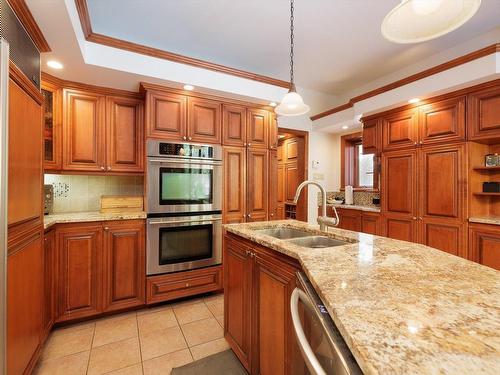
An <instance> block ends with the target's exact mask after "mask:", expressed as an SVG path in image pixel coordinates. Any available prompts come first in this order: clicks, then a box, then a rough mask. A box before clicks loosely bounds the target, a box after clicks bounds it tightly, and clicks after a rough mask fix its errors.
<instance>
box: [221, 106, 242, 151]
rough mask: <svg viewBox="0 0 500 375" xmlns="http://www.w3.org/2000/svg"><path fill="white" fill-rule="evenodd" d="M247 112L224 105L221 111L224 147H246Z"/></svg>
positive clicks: (236, 107)
mask: <svg viewBox="0 0 500 375" xmlns="http://www.w3.org/2000/svg"><path fill="white" fill-rule="evenodd" d="M246 142H247V110H246V108H245V107H241V106H237V105H226V104H225V105H224V106H223V109H222V143H223V144H224V145H225V146H240V147H244V146H246Z"/></svg>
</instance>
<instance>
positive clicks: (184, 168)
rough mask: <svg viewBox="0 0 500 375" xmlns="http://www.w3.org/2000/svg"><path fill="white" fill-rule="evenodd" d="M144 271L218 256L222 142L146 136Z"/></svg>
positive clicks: (186, 266)
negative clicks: (146, 214) (181, 141)
mask: <svg viewBox="0 0 500 375" xmlns="http://www.w3.org/2000/svg"><path fill="white" fill-rule="evenodd" d="M147 155H148V156H147V159H148V160H147V194H148V195H147V202H148V203H147V204H148V220H147V225H148V228H147V274H148V275H155V274H161V273H168V272H175V271H183V270H190V269H195V268H201V267H207V266H211V265H216V264H220V263H221V260H222V147H221V146H218V145H200V144H191V143H167V142H163V141H159V140H148V141H147Z"/></svg>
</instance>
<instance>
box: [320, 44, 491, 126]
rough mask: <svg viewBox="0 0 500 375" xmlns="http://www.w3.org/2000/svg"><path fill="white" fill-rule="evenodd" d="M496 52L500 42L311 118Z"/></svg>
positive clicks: (339, 109)
mask: <svg viewBox="0 0 500 375" xmlns="http://www.w3.org/2000/svg"><path fill="white" fill-rule="evenodd" d="M496 52H500V43H496V44H492V45H490V46H488V47H485V48H482V49H480V50H477V51H474V52H471V53H468V54H466V55H463V56H460V57H457V58H455V59H453V60H450V61H447V62H445V63H443V64H439V65H436V66H434V67H432V68H429V69H426V70H423V71H421V72H419V73H416V74H413V75H411V76H408V77H406V78H403V79H400V80H398V81H395V82H392V83H389V84H387V85H384V86H382V87H379V88H377V89H374V90H371V91H368V92H366V93H364V94H361V95H358V96H355V97H353V98H352V99H350V100H349V101H348V102H347V103H345V104H342V105H339V106H337V107H334V108H332V109H329V110H327V111H324V112H321V113H318V114H317V115H314V116H311V120H312V121H315V120H318V119H320V118H322V117H326V116H329V115H331V114H334V113H337V112H341V111H343V110H345V109H348V108H351V107H352V106H353V105H354V103H357V102H360V101H362V100H365V99H368V98H371V97H374V96H376V95H380V94H383V93H384V92H387V91H390V90H394V89H396V88H398V87H401V86H404V85H407V84H409V83H412V82H415V81H418V80H420V79H423V78H426V77H429V76H432V75H434V74H437V73H441V72H444V71H445V70H448V69H451V68H454V67H456V66H459V65H462V64H465V63H468V62H470V61H473V60H477V59H479V58H481V57H484V56H488V55H491V54H493V53H496Z"/></svg>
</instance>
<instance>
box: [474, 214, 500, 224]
mask: <svg viewBox="0 0 500 375" xmlns="http://www.w3.org/2000/svg"><path fill="white" fill-rule="evenodd" d="M469 222H471V223H480V224H493V225H500V216H474V217H470V218H469Z"/></svg>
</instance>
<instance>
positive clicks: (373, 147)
mask: <svg viewBox="0 0 500 375" xmlns="http://www.w3.org/2000/svg"><path fill="white" fill-rule="evenodd" d="M362 142H363V154H376V155H378V154H379V153H380V152H381V151H382V127H381V124H380V121H379V119H378V118H375V119H371V120H367V121H365V122H363V135H362Z"/></svg>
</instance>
